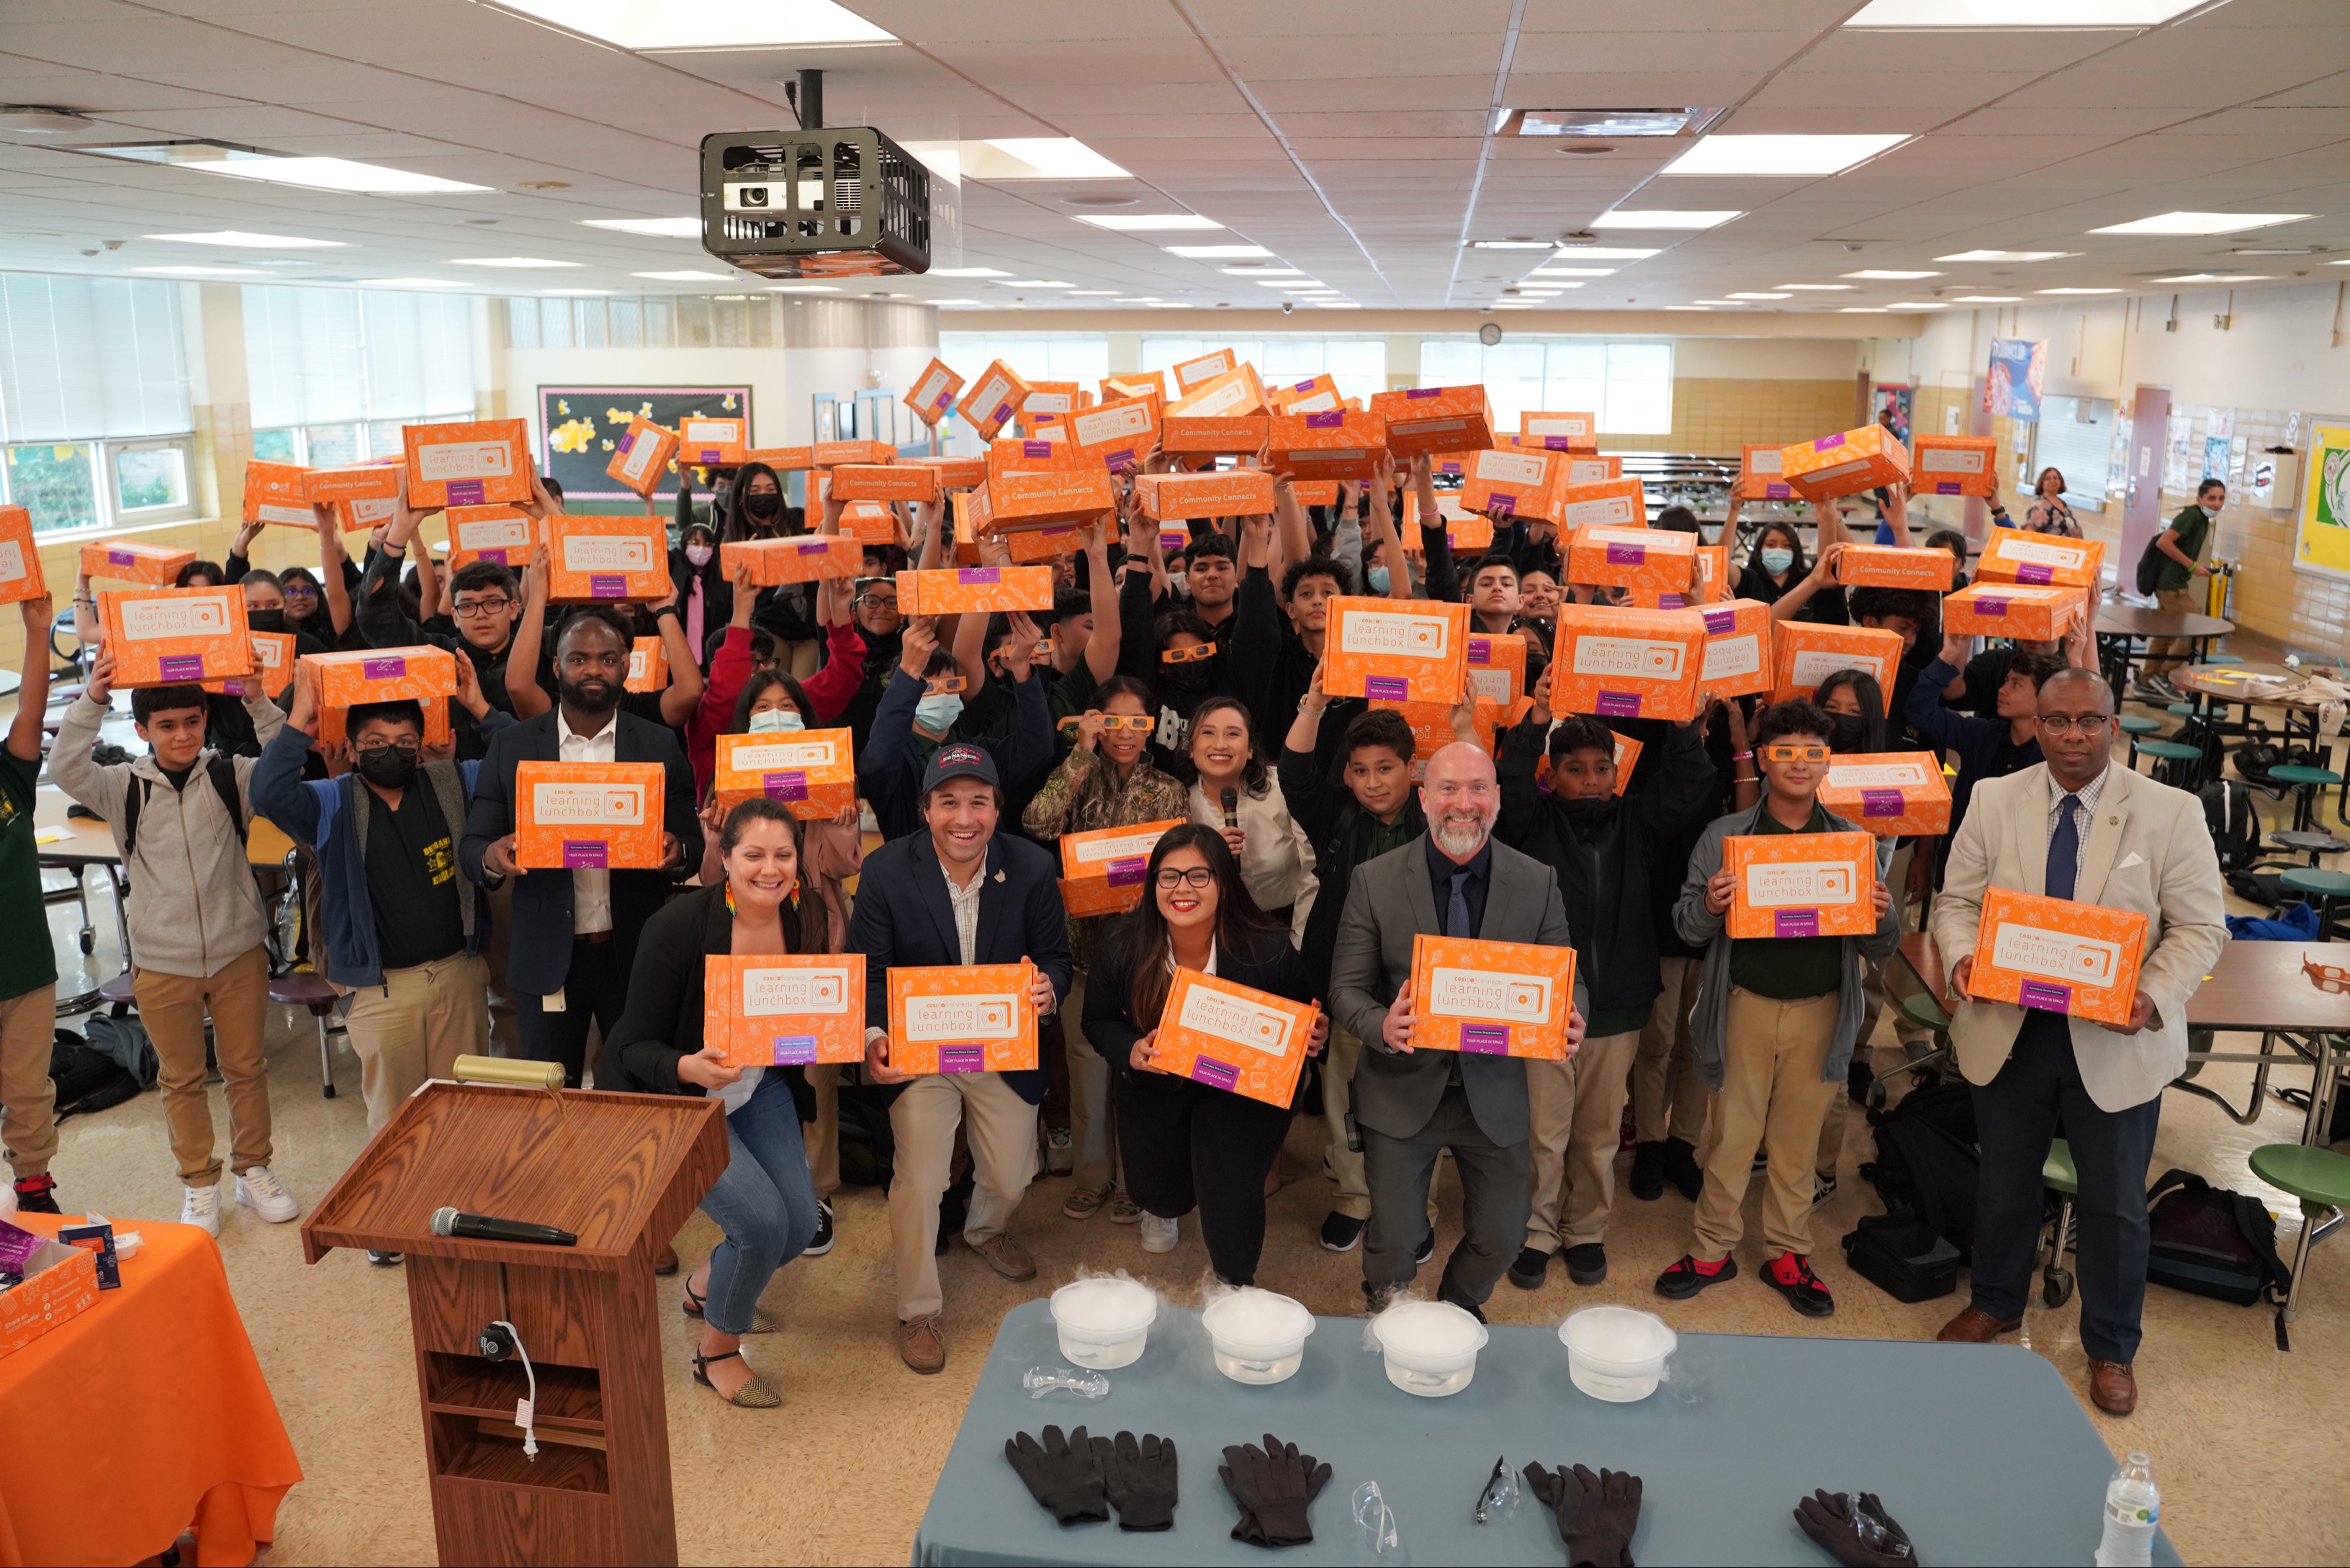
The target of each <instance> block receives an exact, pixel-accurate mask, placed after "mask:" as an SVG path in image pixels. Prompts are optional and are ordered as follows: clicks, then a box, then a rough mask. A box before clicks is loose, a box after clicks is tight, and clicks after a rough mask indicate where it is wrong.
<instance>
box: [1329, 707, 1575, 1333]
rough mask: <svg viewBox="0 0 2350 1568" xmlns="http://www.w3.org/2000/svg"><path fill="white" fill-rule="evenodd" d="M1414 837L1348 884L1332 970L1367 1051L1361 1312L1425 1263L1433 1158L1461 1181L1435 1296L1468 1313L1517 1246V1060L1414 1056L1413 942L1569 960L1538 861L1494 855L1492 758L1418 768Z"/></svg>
mask: <svg viewBox="0 0 2350 1568" xmlns="http://www.w3.org/2000/svg"><path fill="white" fill-rule="evenodd" d="M1419 799H1420V808H1421V810H1422V811H1424V812H1425V813H1426V814H1427V816H1428V832H1427V834H1426V835H1425V836H1422V837H1419V838H1415V839H1413V840H1412V841H1411V842H1410V843H1409V844H1407V845H1405V846H1403V847H1402V848H1400V849H1395V850H1390V851H1389V852H1388V853H1387V854H1385V855H1382V856H1380V857H1378V859H1376V860H1372V861H1368V862H1367V863H1366V864H1364V865H1362V866H1361V867H1357V869H1356V871H1355V876H1354V879H1353V881H1352V883H1351V884H1350V885H1349V886H1348V888H1347V908H1346V912H1345V913H1344V914H1342V915H1341V916H1340V917H1339V919H1338V940H1337V946H1336V949H1335V950H1334V951H1333V952H1332V954H1331V961H1330V1016H1331V1021H1332V1023H1334V1024H1336V1025H1340V1026H1343V1027H1345V1028H1346V1029H1348V1030H1350V1031H1352V1032H1353V1033H1354V1034H1355V1035H1356V1036H1357V1038H1359V1039H1360V1040H1362V1041H1363V1042H1364V1044H1365V1047H1366V1049H1365V1050H1364V1052H1363V1054H1362V1058H1361V1060H1360V1061H1359V1062H1358V1063H1357V1065H1356V1068H1355V1080H1354V1086H1353V1104H1354V1110H1355V1118H1356V1121H1357V1123H1358V1124H1359V1125H1360V1127H1361V1129H1362V1137H1363V1168H1364V1174H1365V1176H1366V1177H1367V1181H1368V1185H1369V1187H1370V1189H1371V1224H1370V1230H1369V1231H1368V1233H1367V1235H1366V1236H1365V1238H1364V1241H1363V1294H1364V1295H1365V1296H1366V1297H1367V1300H1368V1303H1369V1305H1370V1309H1371V1311H1373V1312H1374V1313H1376V1312H1378V1311H1379V1310H1380V1309H1382V1308H1383V1307H1384V1306H1386V1305H1387V1304H1388V1302H1390V1301H1391V1300H1392V1299H1393V1298H1394V1297H1395V1296H1396V1295H1397V1294H1398V1293H1400V1292H1401V1291H1402V1290H1403V1289H1404V1287H1405V1286H1407V1285H1409V1284H1410V1282H1411V1280H1412V1276H1413V1275H1414V1274H1415V1273H1417V1272H1419V1264H1420V1263H1422V1262H1426V1261H1427V1260H1428V1259H1429V1258H1430V1256H1432V1255H1433V1253H1434V1251H1435V1237H1434V1235H1433V1233H1432V1232H1431V1231H1430V1229H1429V1224H1428V1188H1429V1180H1430V1177H1431V1176H1433V1175H1434V1173H1435V1169H1436V1157H1437V1154H1438V1152H1439V1151H1440V1150H1442V1149H1447V1148H1449V1149H1451V1151H1452V1163H1453V1167H1454V1168H1455V1169H1457V1170H1458V1171H1459V1172H1460V1173H1461V1229H1462V1231H1463V1234H1462V1236H1461V1244H1460V1245H1459V1246H1457V1247H1455V1248H1454V1249H1453V1250H1452V1255H1451V1258H1450V1259H1448V1260H1447V1261H1446V1262H1445V1265H1444V1278H1443V1281H1442V1282H1441V1283H1440V1284H1439V1285H1438V1287H1437V1297H1438V1299H1439V1300H1441V1301H1449V1302H1451V1303H1453V1304H1454V1305H1456V1306H1459V1307H1461V1308H1464V1309H1466V1310H1467V1311H1469V1312H1470V1313H1471V1314H1475V1316H1476V1317H1477V1318H1479V1319H1480V1320H1481V1321H1482V1319H1483V1317H1484V1315H1485V1314H1484V1310H1483V1303H1484V1301H1485V1298H1486V1297H1487V1296H1489V1295H1491V1294H1492V1291H1493V1285H1494V1283H1495V1282H1496V1281H1498V1280H1500V1279H1501V1277H1502V1273H1503V1271H1504V1270H1505V1269H1507V1268H1508V1267H1509V1265H1510V1262H1511V1260H1512V1259H1513V1258H1514V1257H1515V1256H1516V1255H1517V1252H1518V1249H1519V1248H1520V1246H1521V1245H1523V1242H1524V1241H1525V1237H1526V1216H1527V1212H1528V1210H1529V1207H1530V1204H1529V1201H1528V1178H1529V1174H1530V1172H1531V1169H1532V1166H1531V1162H1530V1159H1529V1156H1528V1149H1527V1136H1528V1131H1529V1120H1528V1116H1527V1109H1526V1064H1525V1063H1524V1061H1523V1060H1522V1059H1520V1058H1518V1057H1515V1056H1499V1057H1494V1056H1480V1055H1467V1054H1462V1053H1461V1052H1458V1051H1421V1050H1417V1049H1415V1044H1416V1042H1415V1040H1414V1038H1413V1033H1414V1032H1413V1027H1412V1024H1413V1008H1412V994H1411V948H1412V939H1413V938H1415V937H1418V936H1420V935H1423V934H1425V935H1429V936H1446V937H1465V938H1474V939H1476V940H1482V941H1503V942H1540V943H1543V944H1544V945H1546V946H1550V947H1566V946H1569V945H1571V939H1570V937H1569V934H1568V931H1567V925H1566V912H1565V906H1564V905H1563V904H1562V903H1561V901H1560V898H1559V891H1558V878H1557V877H1555V875H1553V874H1552V872H1551V869H1550V867H1547V866H1544V864H1543V863H1542V862H1541V861H1539V860H1535V859H1533V858H1532V857H1528V856H1524V855H1521V854H1519V853H1518V852H1517V851H1516V850H1514V849H1512V848H1510V847H1509V846H1507V845H1503V844H1496V843H1494V842H1493V841H1492V831H1493V824H1494V820H1495V818H1497V817H1498V816H1499V815H1501V809H1502V802H1501V791H1500V787H1499V784H1498V783H1497V781H1496V779H1495V776H1494V772H1493V759H1492V758H1491V757H1489V756H1487V755H1486V754H1485V753H1484V752H1483V751H1482V750H1481V749H1479V748H1478V747H1477V746H1474V745H1471V744H1469V743H1467V742H1454V743H1453V744H1451V745H1449V746H1446V747H1444V748H1443V749H1442V750H1440V751H1439V752H1438V753H1436V754H1435V755H1434V756H1432V757H1430V759H1429V762H1428V776H1427V778H1426V780H1425V782H1423V783H1422V784H1421V785H1420V792H1419ZM1584 996H1585V990H1584V977H1583V976H1582V975H1581V974H1577V975H1576V976H1575V1006H1574V1008H1573V1010H1572V1011H1571V1012H1569V1013H1568V1015H1567V1028H1566V1054H1567V1055H1568V1056H1570V1057H1572V1056H1573V1055H1574V1054H1575V1051H1576V1050H1577V1049H1578V1048H1579V1047H1580V1046H1581V1044H1582V1042H1583V1020H1584V1005H1585V1004H1584Z"/></svg>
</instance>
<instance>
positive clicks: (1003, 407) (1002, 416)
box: [991, 399, 1012, 425]
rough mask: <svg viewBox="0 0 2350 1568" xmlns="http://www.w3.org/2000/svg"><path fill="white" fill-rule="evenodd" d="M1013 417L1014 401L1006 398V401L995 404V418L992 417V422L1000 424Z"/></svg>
mask: <svg viewBox="0 0 2350 1568" xmlns="http://www.w3.org/2000/svg"><path fill="white" fill-rule="evenodd" d="M1011 417H1012V403H1011V400H1009V399H1006V400H1004V401H1003V402H1000V403H998V404H996V405H995V413H994V415H993V419H992V421H991V422H992V423H994V424H999V425H1000V424H1002V423H1003V421H1006V420H1008V419H1010V418H1011Z"/></svg>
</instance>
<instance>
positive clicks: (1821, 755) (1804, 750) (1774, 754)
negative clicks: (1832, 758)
mask: <svg viewBox="0 0 2350 1568" xmlns="http://www.w3.org/2000/svg"><path fill="white" fill-rule="evenodd" d="M1763 755H1764V756H1766V757H1768V758H1769V759H1771V761H1773V762H1774V763H1824V762H1826V761H1827V760H1828V749H1827V748H1826V747H1825V746H1765V747H1763Z"/></svg>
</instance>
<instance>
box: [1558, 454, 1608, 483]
mask: <svg viewBox="0 0 2350 1568" xmlns="http://www.w3.org/2000/svg"><path fill="white" fill-rule="evenodd" d="M1623 477H1624V460H1623V459H1622V458H1620V457H1593V456H1591V455H1589V454H1588V453H1586V452H1569V453H1567V455H1566V456H1565V459H1563V460H1562V462H1561V464H1560V467H1559V478H1558V482H1559V483H1561V484H1604V483H1607V481H1609V480H1611V479H1621V478H1623Z"/></svg>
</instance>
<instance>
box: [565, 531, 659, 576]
mask: <svg viewBox="0 0 2350 1568" xmlns="http://www.w3.org/2000/svg"><path fill="white" fill-rule="evenodd" d="M563 569H564V570H565V571H567V572H650V571H651V570H652V569H653V543H652V541H651V540H650V539H649V538H647V537H646V536H645V535H642V534H571V535H565V537H564V540H563Z"/></svg>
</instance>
